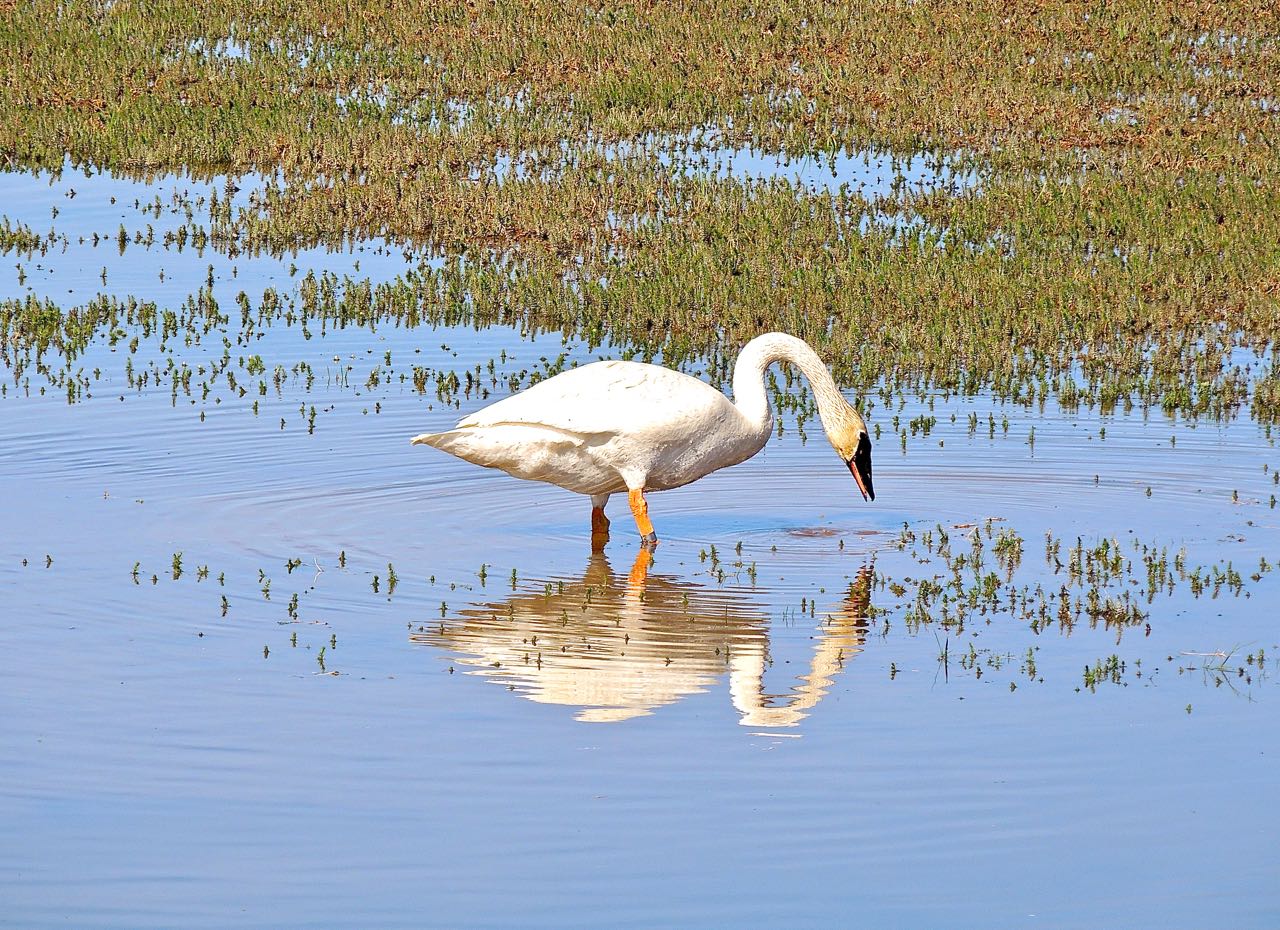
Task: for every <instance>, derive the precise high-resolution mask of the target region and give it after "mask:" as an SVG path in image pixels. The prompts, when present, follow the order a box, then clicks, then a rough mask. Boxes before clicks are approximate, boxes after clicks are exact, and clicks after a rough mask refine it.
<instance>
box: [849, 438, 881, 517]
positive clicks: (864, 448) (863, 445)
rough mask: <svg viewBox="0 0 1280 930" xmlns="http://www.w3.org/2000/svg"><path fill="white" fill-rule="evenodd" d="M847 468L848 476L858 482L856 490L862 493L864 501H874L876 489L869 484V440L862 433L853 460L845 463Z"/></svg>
mask: <svg viewBox="0 0 1280 930" xmlns="http://www.w3.org/2000/svg"><path fill="white" fill-rule="evenodd" d="M845 464H846V465H848V466H849V474H851V475H853V480H854V481H856V482H858V490H859V491H861V492H862V499H863V500H864V501H873V500H875V499H876V489H875V487H874V486H873V485H872V484H871V438H870V437H869V436H867V434H866V433H863V434H862V436H861V437H860V438H859V439H858V448H857V449H856V450H855V451H854V453H853V458H851V459H849V460H848V461H847V462H845Z"/></svg>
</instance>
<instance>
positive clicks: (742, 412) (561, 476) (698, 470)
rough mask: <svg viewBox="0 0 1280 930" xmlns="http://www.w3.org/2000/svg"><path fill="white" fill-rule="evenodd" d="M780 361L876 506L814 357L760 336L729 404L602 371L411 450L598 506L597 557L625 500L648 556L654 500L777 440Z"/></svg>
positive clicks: (588, 370)
mask: <svg viewBox="0 0 1280 930" xmlns="http://www.w3.org/2000/svg"><path fill="white" fill-rule="evenodd" d="M778 361H785V362H790V363H791V364H793V365H795V366H796V367H797V368H799V369H800V371H802V372H803V373H804V375H805V377H806V378H808V379H809V383H810V385H811V386H812V388H813V393H814V397H815V398H816V400H817V402H818V416H819V418H820V419H821V420H822V426H823V429H824V430H825V431H826V434H827V439H828V440H829V441H830V442H831V445H832V446H833V447H834V448H835V450H836V453H837V454H838V455H839V456H840V458H841V459H842V460H843V461H844V463H845V464H846V465H847V466H848V468H849V471H850V472H851V473H852V475H853V478H854V480H855V481H856V482H857V483H858V489H859V490H860V491H861V492H862V496H863V498H864V499H870V500H875V491H874V490H873V488H872V484H871V439H870V437H869V436H868V435H867V426H866V423H864V422H863V420H862V417H861V416H860V415H859V414H858V412H857V411H856V410H854V409H853V407H851V406H849V404H848V403H847V402H846V401H845V399H844V398H843V397H842V396H841V394H840V390H839V389H838V388H837V387H836V383H835V381H834V380H833V379H832V377H831V374H830V373H829V372H828V371H827V368H826V366H825V365H823V364H822V360H821V359H819V358H818V356H817V354H816V353H815V352H814V351H813V350H812V349H811V348H809V346H808V345H806V344H805V343H804V342H803V341H802V340H800V339H797V338H795V337H794V336H788V335H786V334H784V333H767V334H765V335H763V336H758V337H756V338H755V339H753V340H751V341H750V342H749V343H747V344H746V346H744V347H743V349H742V352H741V353H739V355H738V361H737V363H736V364H735V365H734V369H733V397H734V400H733V401H732V402H731V401H730V400H729V399H728V398H727V397H725V396H724V395H723V394H721V393H720V392H719V391H717V390H716V389H715V388H713V387H711V386H710V385H708V384H706V383H704V382H702V381H699V380H698V379H697V378H691V377H689V376H688V375H685V374H681V373H680V372H678V371H672V370H671V369H669V368H662V367H660V366H658V365H645V364H642V363H639V362H622V361H610V362H594V363H592V364H590V365H584V366H582V367H581V368H574V369H571V370H569V371H566V372H563V373H561V374H558V375H556V376H555V377H554V378H549V379H547V380H546V381H542V382H540V383H538V384H536V385H534V386H533V387H531V388H529V389H528V390H527V391H522V392H521V393H519V394H515V395H513V396H511V397H507V398H505V399H503V400H500V401H498V402H497V403H496V404H491V405H490V406H488V407H485V408H484V409H483V410H478V411H476V412H475V413H472V414H468V415H467V416H465V417H463V418H462V420H461V421H460V422H459V423H458V425H457V426H456V427H454V428H453V429H451V430H448V431H446V432H443V433H424V434H423V435H421V436H415V437H413V439H412V440H410V441H411V442H413V443H421V444H425V445H429V446H435V447H436V448H437V449H443V450H444V451H445V452H448V453H450V454H451V455H456V456H458V458H462V459H466V460H467V461H468V462H474V463H475V464H477V465H484V466H485V467H487V468H499V469H501V470H502V471H505V472H506V473H507V474H509V475H514V476H515V477H517V478H529V479H532V480H535V481H546V482H548V483H550V484H555V485H559V486H560V487H562V488H565V489H567V490H570V491H576V492H577V493H579V494H587V495H590V497H591V507H592V509H591V541H592V545H593V547H594V548H597V549H598V548H601V547H602V546H603V545H604V543H605V541H606V540H607V539H608V538H609V521H608V520H607V519H606V518H605V515H604V506H605V503H606V502H607V501H608V500H609V495H610V494H614V493H620V492H622V491H626V492H627V494H628V498H629V501H630V504H631V513H632V515H633V516H634V517H635V521H636V528H637V529H638V530H639V531H640V541H641V544H642V545H643V546H645V547H646V548H652V547H653V546H655V545H657V542H658V537H657V534H656V533H654V530H653V523H652V522H650V520H649V508H648V504H647V503H646V502H645V497H644V495H645V493H646V492H648V491H665V490H668V489H669V488H678V487H680V486H681V485H685V484H688V483H689V482H691V481H696V480H697V479H698V478H701V477H702V476H703V475H709V474H711V472H713V471H716V470H717V469H720V468H724V467H726V466H728V465H737V464H738V463H739V462H744V461H746V460H747V459H749V458H751V456H753V455H755V454H756V453H757V452H759V451H760V450H761V449H763V448H764V445H765V443H766V442H768V440H769V434H770V433H771V432H772V431H773V413H772V411H771V410H770V409H769V398H768V396H767V395H766V394H765V389H764V372H765V369H766V368H768V367H769V366H770V365H772V364H773V363H774V362H778Z"/></svg>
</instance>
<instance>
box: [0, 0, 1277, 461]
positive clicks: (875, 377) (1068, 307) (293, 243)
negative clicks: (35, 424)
mask: <svg viewBox="0 0 1280 930" xmlns="http://www.w3.org/2000/svg"><path fill="white" fill-rule="evenodd" d="M1278 34H1280V13H1277V10H1276V8H1275V7H1274V6H1272V5H1266V4H1238V3H1219V2H1197V3H1192V4H1173V3H1157V4H1155V5H1152V4H1146V3H1143V4H1139V3H1136V2H1126V3H1119V4H1112V5H1109V6H1106V7H1099V8H1090V9H1085V8H1083V7H1079V6H1077V5H1074V4H1068V3H1065V2H1047V3H1036V4H1030V3H1026V4H1013V5H1009V4H986V5H983V4H979V5H977V6H975V5H973V4H968V3H959V2H943V3H936V4H928V5H922V4H913V3H905V2H904V3H891V4H887V5H885V4H874V5H873V4H869V3H851V4H838V5H830V6H826V7H821V8H818V9H814V8H812V7H811V6H810V5H805V6H804V7H803V8H801V7H799V6H793V5H791V4H786V3H767V4H765V5H764V6H763V7H761V6H759V5H758V4H757V5H753V6H751V7H750V8H748V7H745V6H742V5H740V4H736V3H718V2H709V3H698V4H690V5H683V6H673V5H657V6H632V5H625V4H618V5H606V6H603V7H601V6H598V5H580V4H577V3H562V4H551V3H545V4H544V3H534V4H511V3H505V2H490V3H476V4H469V5H456V6H448V5H444V6H441V5H438V4H421V5H417V4H412V3H410V4H404V5H397V6H396V7H395V8H394V9H391V10H388V9H387V8H385V7H384V6H379V7H377V8H376V9H375V8H373V7H367V6H362V5H360V4H355V5H345V4H344V5H335V4H326V3H309V2H308V3H296V4H289V5H286V6H284V7H276V8H272V9H270V10H267V9H265V8H259V9H256V10H254V11H252V12H247V13H246V12H244V11H242V9H241V8H240V6H239V5H236V4H230V3H202V4H199V5H198V6H195V7H192V6H190V5H188V6H181V5H175V4H169V3H160V4H138V3H127V2H117V3H111V4H95V3H87V4H83V5H76V6H74V7H65V6H63V5H55V4H52V3H34V4H24V5H21V6H18V7H13V8H12V9H9V10H7V11H6V14H5V17H4V20H3V22H2V23H0V154H2V155H3V157H4V158H5V159H6V160H7V161H8V162H9V164H10V165H11V166H13V167H16V168H23V169H36V168H45V169H52V170H58V169H59V168H60V167H61V166H62V165H63V164H64V161H65V159H66V157H67V155H68V154H69V155H70V157H71V160H72V162H73V163H75V164H81V163H85V164H93V165H97V166H101V167H103V168H108V169H110V170H113V171H116V172H121V173H130V174H133V175H136V176H140V177H147V176H151V175H154V174H155V173H157V172H162V171H169V170H174V169H177V168H182V169H184V170H186V171H189V172H191V173H193V174H196V175H201V174H204V175H208V176H212V175H215V174H225V175H229V176H231V177H237V176H242V175H244V174H246V173H257V174H259V175H262V176H267V177H271V178H273V179H277V180H276V181H273V183H271V184H268V185H266V186H265V187H264V188H263V189H262V190H261V191H259V192H257V193H255V194H254V196H253V197H252V198H250V199H249V200H248V202H247V203H246V202H244V198H240V199H239V200H237V199H235V197H234V192H231V191H229V190H226V191H224V194H223V195H222V196H219V197H216V198H210V200H209V202H208V203H207V204H206V207H207V210H208V214H209V216H208V223H207V230H202V234H204V235H206V236H207V238H208V241H209V242H210V243H212V244H213V246H214V247H215V248H222V249H227V250H238V249H247V250H256V249H268V250H278V251H282V250H286V249H289V248H297V247H301V246H304V245H309V244H316V243H327V244H337V243H341V242H347V241H350V239H351V238H352V237H361V236H386V237H389V238H390V239H391V240H392V241H394V242H397V243H400V244H402V245H403V246H404V247H406V248H410V249H416V250H419V253H420V254H430V255H433V256H437V257H439V258H441V259H442V260H443V261H442V264H441V267H438V268H425V269H423V270H421V271H419V272H413V273H408V274H406V275H405V276H404V277H402V278H401V279H400V280H399V281H397V282H394V283H392V284H387V285H379V286H373V285H371V284H370V283H369V282H363V281H359V280H349V281H343V282H333V283H331V284H330V286H329V288H328V291H327V292H326V290H325V288H324V287H323V286H322V285H321V286H317V287H315V288H312V287H310V286H306V285H304V286H303V287H300V288H299V293H298V294H297V295H281V294H277V293H275V292H269V293H264V294H262V295H261V296H260V297H259V296H258V295H247V296H246V297H245V299H244V301H243V302H242V305H241V307H240V313H241V315H242V316H241V318H242V320H245V321H246V322H247V321H248V320H255V321H262V320H271V319H277V318H284V319H289V320H297V319H299V318H301V319H303V320H304V321H306V324H307V325H314V324H315V323H317V322H320V321H324V322H332V323H338V324H339V325H353V324H359V325H372V324H373V323H374V322H375V321H376V322H386V321H389V320H394V321H395V322H396V323H397V324H398V325H405V326H417V325H424V324H431V323H467V324H473V325H485V324H489V323H518V324H520V325H522V326H526V327H529V328H531V329H533V330H551V331H562V332H565V333H566V334H569V333H572V334H575V335H577V336H578V337H581V338H583V339H585V340H587V341H588V342H591V343H597V344H598V343H599V342H602V341H604V340H606V339H607V340H610V341H612V342H613V343H614V344H616V345H619V346H622V347H625V348H627V349H628V351H633V352H635V353H636V354H637V355H639V356H641V357H651V356H655V355H658V354H661V356H662V358H663V359H664V361H667V362H668V363H671V364H684V363H690V362H693V361H697V362H699V363H700V364H705V366H706V368H707V369H708V372H709V373H710V374H711V376H712V377H713V379H714V378H716V377H719V378H720V379H723V378H724V377H725V375H726V374H727V371H728V366H729V363H730V360H731V359H732V356H733V353H734V351H736V348H737V347H738V346H739V345H740V344H741V343H742V342H744V341H745V340H746V339H748V338H750V337H751V336H752V335H755V334H757V333H758V332H760V331H762V330H765V329H786V330H789V331H792V332H794V333H796V334H797V335H800V336H802V337H803V338H806V339H809V340H811V341H813V342H815V343H818V344H820V345H821V347H822V351H823V352H824V354H825V355H826V356H827V357H828V358H830V359H831V360H832V361H833V363H834V367H835V370H836V373H837V376H838V378H839V379H840V380H841V382H842V383H843V384H844V385H846V386H848V387H853V388H855V389H857V390H858V391H861V392H865V391H870V390H873V389H875V388H877V387H879V388H882V389H889V390H895V389H897V390H901V389H920V388H922V387H925V386H928V387H933V388H940V389H942V390H946V391H958V392H972V391H977V390H980V389H984V388H985V389H990V390H993V391H994V392H995V393H996V394H997V395H998V396H1001V397H1005V398H1009V399H1014V400H1020V401H1024V402H1037V401H1042V400H1043V399H1044V398H1045V397H1046V396H1056V397H1058V398H1059V399H1060V401H1061V402H1062V403H1063V404H1064V406H1068V407H1070V406H1072V405H1079V404H1095V405H1097V406H1099V407H1100V408H1101V409H1103V410H1107V409H1111V408H1113V407H1116V406H1127V405H1139V406H1142V407H1157V408H1161V409H1164V410H1166V411H1168V412H1170V413H1181V414H1189V415H1195V416H1209V417H1225V416H1231V415H1234V414H1235V413H1237V412H1238V411H1241V410H1247V411H1248V412H1249V413H1250V414H1251V415H1252V416H1253V417H1255V418H1256V419H1258V420H1259V421H1260V422H1264V423H1270V422H1272V421H1274V419H1275V416H1276V411H1277V409H1278V407H1277V404H1280V390H1277V389H1276V383H1277V377H1278V376H1277V374H1276V368H1275V362H1274V358H1273V357H1271V355H1270V353H1271V348H1272V346H1273V345H1274V342H1275V338H1276V328H1277V326H1278V325H1280V312H1277V300H1278V298H1280V277H1278V276H1277V272H1276V269H1277V268H1280V158H1277V152H1276V149H1275V140H1276V138H1277V122H1276V120H1277V117H1276V107H1275V101H1276V99H1277V82H1278V80H1280V40H1278V39H1277V35H1278ZM744 145H750V146H752V147H753V148H755V149H757V150H760V151H765V152H774V153H779V155H780V156H783V155H789V156H796V157H801V156H812V157H818V158H821V157H822V155H823V153H828V154H830V153H836V152H857V151H864V152H875V153H889V154H890V155H891V156H893V157H896V158H900V159H902V160H903V162H904V163H905V160H906V159H908V158H909V157H911V156H916V155H919V154H920V153H926V154H927V155H928V156H929V157H930V158H931V159H932V160H933V162H934V163H935V164H938V165H947V166H948V172H949V176H951V177H957V176H961V177H963V176H973V177H975V178H976V179H977V180H976V182H975V183H963V184H957V183H943V182H941V181H940V182H939V183H937V184H928V185H923V186H916V187H911V186H910V185H906V184H895V185H894V187H893V189H892V190H890V191H888V192H882V191H867V190H861V189H857V188H856V187H853V186H850V185H844V186H838V187H834V188H833V189H830V190H814V189H812V188H810V187H807V186H805V185H802V184H798V183H795V182H793V181H791V180H788V179H786V178H784V177H777V176H775V177H766V178H763V179H751V178H744V177H739V176H732V175H725V174H724V173H722V172H717V171H715V170H700V169H697V168H694V169H688V168H681V167H679V166H680V165H681V164H683V163H689V164H695V165H697V164H706V163H708V162H714V160H715V158H716V157H717V155H716V152H717V151H725V150H729V149H732V148H735V147H741V146H744ZM682 160H684V161H683V162H682ZM944 174H946V172H941V170H940V177H942V176H943V175H944ZM232 186H234V182H232ZM233 202H234V203H235V206H234V207H233ZM41 235H42V234H41V233H39V232H36V231H34V230H32V229H28V228H23V227H20V226H18V227H15V226H13V225H12V224H9V223H8V222H7V221H6V222H5V224H4V225H3V226H2V227H0V250H4V251H13V252H15V253H17V254H27V255H30V254H32V253H33V251H34V250H36V249H38V248H39V247H40V236H41ZM121 235H123V236H124V237H125V238H124V239H123V240H122V239H121V238H120V236H121ZM139 241H140V240H139V238H138V237H136V236H132V237H131V236H130V235H129V231H127V230H125V231H123V232H121V233H118V234H117V233H114V232H113V234H112V235H111V236H110V237H109V238H107V239H105V240H104V242H105V245H106V246H108V247H111V248H113V249H120V248H125V247H126V246H127V247H129V248H133V247H135V246H136V245H137V244H138V243H139ZM141 241H143V242H145V239H143V240H141ZM144 247H145V246H144ZM192 300H193V302H194V305H195V306H194V310H195V313H197V314H199V313H204V314H206V315H208V314H211V313H221V312H222V311H221V309H220V308H215V307H211V306H209V304H210V302H211V297H209V296H205V297H203V298H202V297H200V296H199V295H194V294H193V298H192ZM177 311H178V308H165V309H161V308H156V307H154V306H152V307H151V308H150V309H147V305H146V304H145V295H138V299H136V300H126V301H123V302H117V303H116V304H112V303H111V302H109V301H106V300H105V299H104V300H99V301H95V302H91V303H89V304H88V305H84V306H80V307H74V308H73V307H61V306H58V305H56V304H53V303H50V302H47V301H37V300H34V299H30V300H25V301H6V302H4V304H3V305H0V337H2V338H3V343H4V346H5V350H4V351H5V352H6V360H7V361H9V363H10V365H11V366H12V365H13V364H14V362H13V355H14V353H19V354H20V353H21V352H22V351H23V350H25V349H30V348H32V347H34V349H35V350H36V352H37V354H39V353H40V352H41V351H42V350H44V349H46V348H48V347H50V346H52V347H54V348H55V349H65V348H66V347H67V346H73V345H75V344H76V343H78V342H82V341H84V340H85V339H87V338H91V337H92V335H93V334H94V333H98V332H114V331H115V329H114V328H110V327H116V326H118V324H119V323H120V320H121V317H122V316H123V317H125V318H127V317H129V316H135V317H143V318H145V317H147V316H161V315H162V314H164V313H171V312H172V313H177ZM183 315H184V316H186V309H185V308H184V311H183ZM142 325H143V327H144V328H145V327H146V325H147V324H146V323H145V322H144V323H143V324H142ZM1242 348H1243V349H1245V350H1247V360H1246V361H1242V360H1241V357H1240V356H1239V354H1238V350H1240V349H1242ZM170 378H172V375H171V374H170ZM415 381H417V378H416V375H415ZM263 384H265V381H264V382H263ZM424 384H425V380H424ZM59 387H60V388H65V390H66V391H67V394H68V400H71V401H74V400H76V399H78V398H79V397H80V396H81V395H82V394H83V393H84V391H85V389H86V384H85V379H84V377H83V376H75V375H74V374H68V375H67V376H65V377H63V378H62V379H61V382H60V384H59ZM312 428H314V424H312ZM904 441H905V434H904Z"/></svg>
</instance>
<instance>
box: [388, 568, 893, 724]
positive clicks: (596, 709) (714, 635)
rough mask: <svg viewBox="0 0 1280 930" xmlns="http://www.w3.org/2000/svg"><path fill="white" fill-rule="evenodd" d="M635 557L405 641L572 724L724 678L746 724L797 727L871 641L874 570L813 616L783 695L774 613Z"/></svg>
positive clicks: (647, 709) (610, 718)
mask: <svg viewBox="0 0 1280 930" xmlns="http://www.w3.org/2000/svg"><path fill="white" fill-rule="evenodd" d="M651 564H652V556H651V555H650V554H649V553H648V552H647V551H644V550H642V551H641V552H640V553H639V555H637V557H636V561H635V564H634V565H633V566H632V568H631V571H630V572H629V573H628V574H626V575H622V574H620V573H615V572H614V571H613V570H612V569H611V567H610V565H609V562H608V560H607V558H606V557H605V556H604V555H603V554H602V553H596V554H593V555H592V557H591V560H590V561H589V562H588V564H587V567H586V570H585V571H584V572H583V574H582V577H581V578H580V579H576V580H558V581H551V582H547V583H545V584H543V585H539V586H538V588H537V589H535V590H526V591H521V592H517V593H515V594H513V595H511V596H510V597H508V598H506V599H504V600H501V601H495V602H492V603H487V604H481V605H476V606H471V607H467V608H464V609H462V610H460V611H457V612H456V613H455V614H453V615H451V616H449V617H447V618H445V619H444V620H441V621H436V622H434V623H433V624H431V625H429V626H427V627H426V628H422V629H419V630H418V632H415V633H412V634H410V639H411V640H412V641H413V642H416V643H425V644H428V645H431V646H435V647H437V648H440V649H442V650H444V651H446V652H448V653H450V654H452V655H454V656H455V657H456V661H457V662H458V663H459V664H461V665H466V666H470V667H472V668H473V669H474V670H473V671H472V672H471V674H474V675H481V676H483V677H485V678H487V679H489V680H490V681H493V682H495V683H498V684H504V685H507V686H508V687H509V688H511V690H514V691H516V692H517V693H520V694H522V695H524V696H525V697H526V698H528V699H529V700H532V701H537V702H539V703H545V704H561V705H564V706H567V707H575V708H577V709H578V712H577V714H576V718H577V719H578V720H582V721H588V722H616V721H621V720H627V719H630V718H632V717H639V716H644V715H647V714H650V713H653V711H654V710H655V709H656V708H658V707H661V706H663V705H666V704H672V703H674V702H676V701H678V700H680V699H681V698H683V697H684V696H686V695H689V694H697V693H700V692H703V691H706V690H708V689H709V688H711V687H712V686H713V685H714V684H716V682H717V681H718V680H719V679H720V678H721V677H723V676H727V677H728V679H729V694H730V698H731V700H732V701H733V706H734V707H735V708H736V709H737V711H738V714H739V723H741V724H742V725H744V726H751V727H793V726H796V725H798V724H799V723H800V722H801V721H802V720H803V719H804V718H805V717H806V716H808V713H809V711H810V709H812V708H813V707H814V706H815V705H816V704H817V703H818V702H819V701H821V700H822V698H823V697H824V696H825V695H826V693H827V691H828V690H829V689H830V688H831V685H832V683H833V681H834V680H835V678H836V676H837V675H839V674H840V672H841V671H842V670H843V668H844V666H845V664H846V663H847V662H848V661H849V660H850V659H851V658H852V657H853V656H855V655H857V654H858V653H859V652H861V651H862V647H863V644H864V642H865V640H866V630H867V621H866V618H867V614H868V613H869V610H868V608H869V606H870V591H871V579H872V572H871V569H870V567H869V566H868V567H864V568H863V569H862V570H861V571H859V573H858V575H857V578H856V579H855V581H854V582H853V584H852V585H850V587H849V592H848V596H847V597H846V598H845V599H844V601H842V602H841V603H840V604H839V605H838V607H837V609H835V610H833V611H830V612H828V613H827V614H826V615H825V616H824V617H823V618H822V619H821V620H815V623H816V624H817V634H816V636H815V640H814V642H815V645H814V650H813V654H812V656H811V659H810V663H809V671H808V673H807V674H804V675H801V676H800V677H799V678H798V679H796V681H795V683H794V684H793V685H792V687H791V688H790V689H789V690H788V691H786V692H784V693H781V694H770V693H768V692H766V690H765V682H764V678H765V670H766V669H767V668H768V666H769V664H770V660H769V617H768V615H767V614H766V613H765V611H764V609H763V608H762V607H761V606H760V605H759V604H757V603H755V602H754V601H752V600H751V599H750V598H749V597H747V596H745V595H744V594H742V593H739V592H735V591H726V590H720V589H712V588H707V587H704V586H702V585H699V584H695V583H692V582H689V581H683V580H680V579H677V578H674V577H671V576H666V575H659V574H656V573H650V571H649V569H650V566H651Z"/></svg>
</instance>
